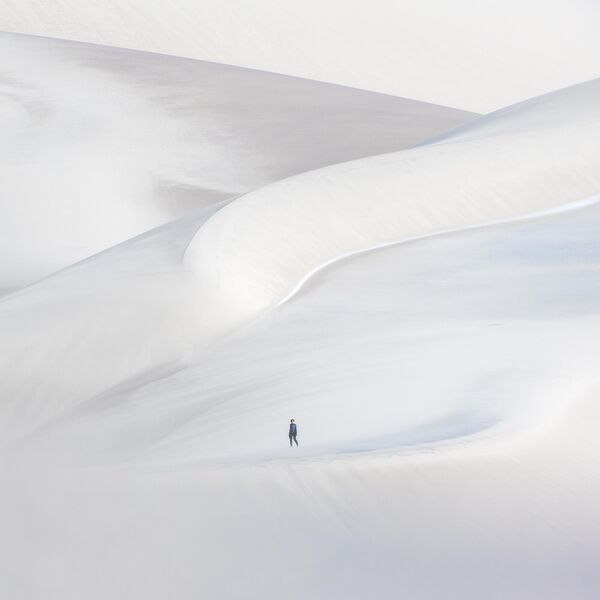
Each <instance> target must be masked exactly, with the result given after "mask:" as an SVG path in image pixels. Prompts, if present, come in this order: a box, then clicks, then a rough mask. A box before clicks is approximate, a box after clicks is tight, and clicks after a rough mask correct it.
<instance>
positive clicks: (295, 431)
mask: <svg viewBox="0 0 600 600" xmlns="http://www.w3.org/2000/svg"><path fill="white" fill-rule="evenodd" d="M297 435H298V428H297V427H296V423H294V419H292V420H291V421H290V447H291V446H292V441H294V442H296V446H297V445H298V440H297V439H296V436H297Z"/></svg>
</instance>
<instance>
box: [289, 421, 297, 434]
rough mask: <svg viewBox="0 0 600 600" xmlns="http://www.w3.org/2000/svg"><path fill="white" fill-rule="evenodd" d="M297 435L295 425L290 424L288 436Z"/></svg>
mask: <svg viewBox="0 0 600 600" xmlns="http://www.w3.org/2000/svg"><path fill="white" fill-rule="evenodd" d="M297 433H298V428H297V427H296V423H290V435H296V434H297Z"/></svg>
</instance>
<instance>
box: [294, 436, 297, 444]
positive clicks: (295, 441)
mask: <svg viewBox="0 0 600 600" xmlns="http://www.w3.org/2000/svg"><path fill="white" fill-rule="evenodd" d="M294 441H295V442H296V446H297V445H298V440H297V439H296V434H294Z"/></svg>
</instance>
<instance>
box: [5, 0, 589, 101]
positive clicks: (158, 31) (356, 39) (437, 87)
mask: <svg viewBox="0 0 600 600" xmlns="http://www.w3.org/2000/svg"><path fill="white" fill-rule="evenodd" d="M598 22H600V6H599V5H598V3H597V2H595V1H593V0H504V1H503V2H498V1H497V0H477V2H473V1H472V0H453V1H452V2H448V1H446V0H372V1H371V2H370V3H369V4H368V5H367V4H365V2H364V1H363V0H327V2H322V1H321V0H303V1H302V2H298V1H296V0H260V5H259V7H257V5H256V3H254V2H247V1H242V0H227V1H224V0H202V1H201V2H198V1H197V0H178V1H177V2H172V3H167V2H165V1H164V0H102V2H98V0H3V3H2V10H1V11H0V30H4V31H13V32H16V33H29V34H37V35H44V36H51V37H58V38H67V39H73V40H79V41H82V42H93V43H98V44H109V45H114V46H121V47H126V48H135V49H138V50H150V51H152V52H162V53H165V54H172V55H179V56H188V57H191V58H198V59H203V60H211V61H216V62H220V63H229V64H235V65H239V66H243V67H250V68H253V69H262V70H265V71H273V72H278V73H284V74H286V75H296V76H300V77H308V78H310V79H315V80H321V81H329V82H332V83H338V84H342V85H348V86H352V87H357V88H361V89H369V90H373V91H377V92H383V93H387V94H393V95H396V96H404V97H407V98H415V99H417V100H423V101H425V102H433V103H435V104H442V105H446V106H453V107H455V108H461V109H463V110H471V111H475V112H481V113H483V112H490V111H491V110H496V109H498V108H501V107H503V106H507V105H509V104H514V103H515V102H518V101H520V100H525V99H526V98H530V97H532V96H537V95H540V94H543V93H545V92H549V91H552V90H555V89H558V88H562V87H566V86H568V85H573V84H576V83H579V82H581V81H586V80H588V79H592V78H594V77H598V76H599V75H600V62H599V59H598V56H600V40H599V38H598V34H597V28H598Z"/></svg>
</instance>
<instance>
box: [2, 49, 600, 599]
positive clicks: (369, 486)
mask: <svg viewBox="0 0 600 600" xmlns="http://www.w3.org/2000/svg"><path fill="white" fill-rule="evenodd" d="M44 43H46V42H44ZM117 54H118V56H122V55H121V54H119V53H117ZM104 56H106V55H104ZM33 58H35V52H34V55H33V57H32V62H31V63H28V64H30V66H31V71H32V72H35V60H33ZM90 60H91V59H90ZM157 60H158V59H157ZM161 60H162V59H161ZM165 60H167V59H165ZM168 60H171V59H168ZM40 61H41V62H40V64H42V65H46V64H47V63H46V62H44V61H43V60H41V59H40ZM59 62H60V61H59ZM61 64H62V62H61ZM118 68H120V67H117V65H115V64H114V63H111V66H110V68H109V71H110V72H111V73H113V76H114V72H115V69H118ZM94 69H95V68H93V69H92V72H95V70H94ZM85 72H87V70H86V69H84V73H85ZM51 74H52V73H51ZM54 75H56V73H54ZM36 76H37V75H36ZM61 77H62V76H61ZM59 79H60V78H59ZM66 79H67V80H68V77H67V78H66ZM186 81H187V79H186ZM138 83H139V80H138ZM10 85H12V87H11V90H13V91H14V90H15V86H14V85H13V83H10ZM140 85H141V84H140ZM232 85H233V87H234V88H235V86H236V85H237V84H236V83H235V82H234V83H233V84H232ZM261 85H262V84H261ZM150 87H151V89H152V90H153V92H152V93H157V88H156V86H155V85H152V86H150ZM182 87H183V88H185V85H183V84H182ZM24 89H29V88H27V87H25V88H24ZM52 89H55V88H52ZM192 89H194V87H193V86H192ZM85 90H87V88H85ZM85 90H84V91H85ZM94 90H95V88H91V93H92V95H93V92H94ZM147 91H148V90H147ZM78 93H79V90H78V88H77V87H76V86H75V90H74V91H72V92H71V91H69V94H68V95H74V96H75V97H77V94H78ZM82 93H83V92H82ZM599 95H600V84H599V82H598V81H591V82H588V83H586V84H583V85H578V86H576V87H573V88H569V89H565V90H561V91H558V92H556V93H553V94H551V95H549V96H546V97H541V98H536V99H533V100H531V101H528V102H526V103H524V104H522V105H519V106H514V107H511V108H509V109H507V110H505V111H501V112H499V113H497V114H493V115H488V116H486V117H483V118H481V119H479V120H477V121H474V122H472V123H471V124H469V125H466V126H464V127H460V128H458V129H456V130H454V131H450V132H447V133H444V134H441V135H438V137H437V138H435V139H433V140H430V141H429V142H428V143H424V144H422V145H420V146H419V147H418V148H415V149H412V150H405V151H401V152H395V153H392V154H387V155H381V156H374V157H369V158H364V159H361V160H357V161H353V162H349V163H345V164H341V165H335V166H332V167H328V168H323V169H319V170H317V171H313V172H310V173H305V174H303V175H298V176H295V177H293V178H291V179H287V180H283V181H280V182H277V183H275V184H272V185H268V186H266V187H263V188H261V189H259V190H256V191H254V192H250V193H248V194H245V195H242V196H240V197H238V198H235V199H233V200H232V201H230V202H227V201H224V202H223V203H222V204H219V203H218V202H216V198H211V199H210V201H209V202H207V203H206V204H209V206H206V207H205V208H199V209H198V210H192V211H191V212H187V211H189V208H190V206H189V204H186V208H185V211H186V212H187V214H185V215H184V216H183V217H180V218H178V219H176V220H173V221H171V222H168V223H166V224H164V225H163V226H161V227H160V228H158V229H154V230H151V231H148V232H146V233H144V234H142V235H140V236H138V237H136V238H133V239H129V240H125V241H122V243H120V244H118V245H116V246H114V247H112V248H110V249H109V250H107V251H105V252H102V253H100V254H97V255H94V256H91V257H89V258H88V259H86V260H84V261H82V262H80V263H78V264H75V265H72V266H70V267H68V268H66V269H64V270H62V271H60V272H58V273H54V274H52V275H50V276H48V277H46V278H45V279H43V280H41V281H38V282H37V283H34V284H32V285H30V286H27V287H25V288H23V289H21V290H18V291H16V292H14V293H12V294H10V295H5V296H3V297H1V298H0V332H1V334H2V335H0V440H1V448H0V479H1V480H2V482H3V489H2V494H0V529H1V530H2V533H3V544H2V545H0V565H1V566H2V568H1V571H2V573H1V575H2V576H1V577H0V596H2V597H3V598H4V597H6V598H19V599H24V600H37V599H38V598H44V599H45V600H46V599H51V600H54V599H56V600H59V599H60V600H65V599H66V600H71V599H73V600H81V598H85V599H86V600H88V599H89V600H106V598H111V599H112V598H115V599H117V600H120V599H123V600H125V599H126V600H163V599H164V598H178V599H187V598H190V599H191V598H193V599H196V598H198V597H201V598H204V597H206V598H219V599H221V598H223V599H225V600H228V599H231V600H239V599H248V600H250V599H255V598H265V599H271V598H280V597H282V596H285V597H287V598H292V599H294V600H295V599H300V598H302V599H305V598H315V599H317V600H320V599H323V600H325V599H327V600H330V599H332V598H349V599H351V600H362V599H364V598H371V597H374V598H383V599H387V598H389V599H390V600H392V599H393V600H396V599H397V598H399V597H402V598H404V597H407V598H411V599H412V598H415V599H417V600H420V599H423V600H429V599H430V598H457V597H458V598H469V599H471V598H472V599H473V600H479V599H480V598H492V599H498V600H505V599H506V598H511V599H513V598H515V599H520V598H523V599H524V600H532V599H533V600H538V599H539V600H548V599H550V600H554V599H556V600H563V599H565V598H577V599H584V600H588V599H589V600H595V599H596V598H597V597H598V593H599V590H600V578H599V574H598V569H597V557H598V555H599V552H600V518H599V516H598V510H597V507H598V504H599V502H600V478H599V476H598V473H599V470H598V466H599V465H598V458H597V457H598V456H599V455H600V452H599V451H600V448H599V447H598V446H599V443H598V435H597V426H596V423H597V422H598V416H599V415H598V408H597V407H598V403H597V397H598V368H597V365H598V359H599V355H600V341H599V339H598V336H597V331H598V326H599V324H600V323H599V314H598V306H599V300H600V285H599V283H598V277H597V275H598V273H599V272H600V244H599V242H598V235H597V232H598V228H599V226H600V204H598V197H599V196H598V193H599V192H600V179H599V175H598V173H600V170H599V167H600V164H599V161H600V155H599V153H598V152H597V140H598V139H599V133H600V132H599V130H598V127H599V125H598V123H599V122H600V119H599V116H600V115H599V108H598V107H599V106H600V103H599V99H600V98H599ZM123 97H124V98H127V97H129V96H128V95H127V94H125V95H124V96H123ZM61 98H62V96H61ZM171 99H172V101H173V102H175V104H174V105H173V104H169V106H170V108H171V109H172V110H173V111H175V114H177V111H176V105H177V102H176V101H175V100H174V99H173V98H172V97H171ZM88 100H89V102H90V104H89V106H91V107H92V108H93V109H94V111H95V110H99V111H100V112H102V110H104V108H102V109H100V108H99V107H98V106H97V104H96V100H93V101H92V100H91V99H89V98H88ZM365 102H366V106H367V109H368V110H370V106H371V104H370V100H368V99H366V100H365ZM373 102H375V103H376V102H377V100H375V99H373ZM273 103H274V105H275V104H276V103H275V100H273ZM98 104H99V105H101V102H100V101H99V100H98ZM216 104H217V105H218V104H219V103H218V101H216ZM284 104H285V103H284ZM34 105H35V104H34ZM184 105H186V104H185V102H184ZM7 106H8V108H7V110H6V111H5V116H6V122H5V125H4V127H5V128H7V130H9V131H10V133H11V135H13V136H14V137H15V139H18V140H20V142H19V145H16V147H20V148H21V149H22V150H25V151H27V152H30V153H32V154H30V156H31V155H34V156H36V157H37V159H38V160H39V165H41V166H44V165H47V162H48V161H50V163H49V164H50V165H51V166H52V164H53V163H52V161H51V157H52V156H53V153H54V151H55V150H56V147H57V144H58V146H59V147H60V146H61V145H62V144H63V143H65V137H64V135H65V132H64V131H63V128H61V127H56V128H55V129H52V128H51V129H49V130H46V131H44V133H43V135H42V136H41V137H39V138H37V137H35V136H34V135H33V134H32V133H31V131H32V129H33V130H35V128H32V127H31V121H30V120H29V119H30V117H29V116H27V115H24V113H23V111H22V110H21V105H20V104H19V103H16V104H15V103H7ZM25 106H27V104H26V103H25ZM136 106H137V105H136ZM182 110H183V113H182V114H183V115H184V116H185V119H183V120H182V122H188V121H190V120H191V121H194V119H193V117H192V115H193V114H194V113H193V111H192V112H188V111H187V110H186V109H185V108H183V109H182ZM215 110H216V112H217V114H220V113H219V111H218V110H217V109H215ZM141 112H142V113H143V114H146V113H144V111H141ZM209 112H210V111H209ZM234 112H235V111H234ZM269 112H270V111H269V110H267V111H266V112H265V113H264V114H265V115H267V114H268V113H269ZM273 112H276V110H275V108H273ZM67 113H68V111H67ZM68 114H70V113H68ZM86 114H89V113H86ZM136 114H137V112H136V111H135V110H133V112H132V116H131V118H132V119H134V118H136V117H135V115H136ZM67 116H68V115H67ZM86 122H87V121H86ZM99 122H103V121H102V120H100V121H99ZM127 122H128V120H127V119H125V123H122V122H120V121H118V120H116V121H115V123H119V124H120V125H122V126H123V127H125V131H127V129H126V123H127ZM167 122H170V121H168V120H167ZM6 123H8V125H6ZM319 123H320V122H319V119H318V117H315V121H314V124H313V126H314V127H315V129H316V128H318V127H319ZM258 129H259V130H260V129H261V128H260V127H259V128H258ZM384 130H385V127H383V126H382V131H384ZM86 131H87V129H86V128H85V127H83V126H82V124H81V123H79V124H78V125H77V126H76V127H74V128H73V129H72V131H71V133H72V134H77V133H78V132H86ZM136 131H139V130H136ZM102 139H104V138H103V136H100V137H99V138H95V141H93V142H91V143H90V145H89V147H88V148H89V149H90V150H93V149H94V148H95V147H96V142H97V143H98V144H100V147H102V142H101V140H102ZM128 139H130V140H131V143H132V145H133V146H134V148H136V149H137V148H142V149H143V150H144V151H146V150H147V149H148V148H150V149H151V150H152V149H153V148H154V149H155V148H156V146H152V145H151V144H145V143H143V142H144V140H146V138H141V139H140V138H135V137H133V138H128ZM194 139H195V138H194ZM384 139H385V140H389V138H388V137H387V134H386V135H385V136H384ZM188 141H189V140H188V139H187V138H185V136H184V138H183V140H182V139H177V140H172V141H171V143H172V146H170V148H172V149H173V150H174V151H175V152H176V155H179V154H178V152H181V156H182V157H187V156H188V153H189V152H190V151H191V147H192V146H193V144H192V146H191V145H189V144H188ZM287 142H289V140H286V143H282V146H281V147H280V148H281V154H282V155H283V154H286V153H287V151H288V150H289V153H290V156H293V157H296V158H298V157H299V156H300V157H305V156H306V154H305V152H306V151H307V150H308V149H309V148H310V147H311V145H310V143H309V144H307V145H306V146H304V150H303V151H300V152H297V148H296V146H295V145H294V144H292V146H293V147H291V148H289V149H288V150H286V148H287V146H286V144H287ZM336 143H337V142H336ZM386 143H387V142H386ZM332 147H333V148H335V147H336V146H335V144H333V145H332ZM356 147H357V148H360V144H357V146H356ZM207 148H208V150H207V152H209V154H210V148H211V145H210V144H207ZM219 148H221V146H218V145H217V146H216V148H215V150H216V151H218V149H219ZM152 152H154V150H152ZM152 152H151V154H152ZM38 153H39V154H38ZM44 153H47V154H46V156H45V157H44ZM159 155H160V156H162V154H159ZM11 156H12V155H9V160H12V159H11V158H10V157H11ZM123 156H124V157H126V156H127V154H124V155H123ZM317 158H318V157H315V160H316V159H317ZM28 160H29V159H28ZM165 160H166V159H165ZM282 160H283V159H282ZM294 160H295V159H294ZM283 162H285V161H283ZM140 164H141V163H140ZM156 164H159V163H156ZM160 164H162V165H163V166H164V165H167V166H168V165H171V166H173V165H172V163H170V162H168V161H167V162H165V163H160ZM175 164H176V166H177V165H179V163H178V162H177V163H175ZM223 164H224V165H226V164H227V161H225V162H224V163H223ZM279 164H280V165H281V164H283V163H279ZM165 168H166V167H165ZM51 171H52V170H51V168H47V170H45V171H44V170H42V171H40V173H41V175H43V174H44V173H46V174H47V173H51ZM192 171H193V170H192ZM176 172H178V173H183V171H177V169H176ZM248 172H254V167H253V168H251V169H250V170H249V171H248ZM64 173H68V171H65V172H64ZM41 175H40V177H41ZM48 177H49V175H48ZM107 180H108V179H107ZM22 181H25V178H23V179H22ZM44 181H45V180H44V179H43V178H41V179H40V181H39V182H38V184H37V185H39V186H40V187H42V186H43V183H44ZM75 181H77V178H76V177H75ZM139 181H146V182H147V181H149V180H148V179H147V177H146V175H144V176H143V177H141V179H140V180H139ZM60 182H61V183H62V184H64V185H65V186H67V185H68V182H69V179H68V178H66V179H65V177H64V174H63V176H61V178H60ZM47 187H48V188H51V187H52V186H51V185H48V186H47ZM57 197H59V198H60V196H57ZM134 197H135V195H134ZM145 197H146V196H143V198H145ZM150 197H151V198H153V199H154V200H157V199H158V197H157V196H153V195H150ZM70 198H71V199H72V198H73V197H72V196H70ZM111 198H112V199H113V201H115V199H114V197H112V196H111ZM140 198H142V196H140ZM161 198H162V201H166V203H167V204H169V203H171V202H173V201H174V200H177V199H178V198H179V199H180V197H179V196H178V194H175V196H173V195H172V194H171V193H170V192H169V193H168V194H166V196H161ZM3 206H4V205H0V209H2V208H3ZM6 206H8V207H9V208H10V207H11V205H10V204H8V205H6ZM115 206H116V208H119V207H120V204H119V202H117V201H115ZM116 208H115V210H116ZM40 210H41V209H40ZM143 210H145V209H143ZM142 212H143V211H142ZM532 212H533V213H537V216H536V217H534V218H531V217H529V218H525V217H526V215H530V214H531V213H532ZM30 213H31V217H32V218H33V217H34V216H35V214H36V213H35V211H30ZM82 213H83V214H85V211H82ZM542 213H545V215H544V214H542ZM9 214H10V213H9ZM69 214H70V215H71V218H70V217H69ZM144 214H147V213H144ZM42 220H43V219H40V222H42ZM44 220H45V222H46V225H47V228H48V230H49V231H53V229H52V228H53V226H56V223H55V222H53V221H52V219H49V218H45V219H44ZM499 220H509V221H510V222H505V223H504V224H495V225H492V226H490V221H494V222H497V221H499ZM57 222H58V220H57ZM133 222H136V219H134V220H133ZM61 223H63V227H64V231H68V230H69V229H72V230H74V231H75V232H77V231H78V228H79V227H81V226H82V225H81V220H80V215H78V214H77V211H74V212H72V213H69V212H68V211H65V212H64V214H63V220H62V221H61ZM107 224H108V225H110V221H109V220H107ZM28 226H29V224H28V222H27V221H21V222H20V226H19V227H17V226H16V225H15V227H14V229H15V231H14V239H15V240H20V239H21V237H19V236H25V235H26V234H27V227H28ZM108 230H109V231H110V227H109V229H108ZM448 230H453V231H452V232H448ZM414 238H420V239H414ZM393 242H397V243H393ZM15 244H16V242H15ZM378 246H379V248H378V249H375V248H376V247H378ZM383 246H385V247H383ZM21 247H23V246H21ZM48 248H50V249H52V248H53V246H52V245H49V246H48ZM38 254H39V252H37V251H36V252H32V253H31V256H32V257H35V256H37V255H38ZM17 267H18V263H16V262H15V263H14V268H15V269H16V271H15V272H17V273H18V268H17ZM291 417H294V418H296V420H297V421H298V425H299V441H300V444H301V446H300V447H299V448H292V449H290V448H289V446H288V440H287V423H288V421H289V419H290V418H291Z"/></svg>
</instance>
